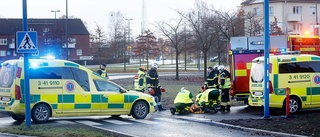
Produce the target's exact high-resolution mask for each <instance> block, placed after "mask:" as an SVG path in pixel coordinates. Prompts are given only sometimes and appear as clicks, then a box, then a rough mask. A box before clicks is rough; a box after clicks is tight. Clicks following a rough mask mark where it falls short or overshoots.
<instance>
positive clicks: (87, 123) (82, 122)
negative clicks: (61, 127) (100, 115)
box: [76, 120, 102, 126]
mask: <svg viewBox="0 0 320 137" xmlns="http://www.w3.org/2000/svg"><path fill="white" fill-rule="evenodd" d="M76 122H78V123H81V124H84V125H88V126H101V125H102V124H100V123H97V122H92V121H89V120H82V121H76Z"/></svg>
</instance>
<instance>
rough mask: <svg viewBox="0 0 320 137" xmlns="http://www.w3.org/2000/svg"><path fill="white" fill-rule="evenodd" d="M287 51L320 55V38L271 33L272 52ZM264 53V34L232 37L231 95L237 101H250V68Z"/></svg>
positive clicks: (230, 62)
mask: <svg viewBox="0 0 320 137" xmlns="http://www.w3.org/2000/svg"><path fill="white" fill-rule="evenodd" d="M287 51H300V53H301V54H313V55H320V39H319V37H318V36H311V35H275V36H271V35H270V51H269V52H270V54H274V55H279V54H282V52H287ZM263 54H264V36H239V37H231V39H230V44H229V64H230V69H229V70H230V73H231V89H230V95H231V96H232V97H233V98H235V99H236V100H237V101H244V102H245V103H248V97H249V95H250V93H249V80H250V71H251V70H250V68H251V65H252V60H253V59H254V58H256V57H260V56H263Z"/></svg>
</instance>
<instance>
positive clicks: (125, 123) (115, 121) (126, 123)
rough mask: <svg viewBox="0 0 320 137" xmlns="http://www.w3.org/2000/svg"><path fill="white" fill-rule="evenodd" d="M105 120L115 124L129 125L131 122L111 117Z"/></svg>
mask: <svg viewBox="0 0 320 137" xmlns="http://www.w3.org/2000/svg"><path fill="white" fill-rule="evenodd" d="M103 121H104V122H108V123H113V124H117V125H129V124H131V123H128V122H124V121H120V120H112V119H109V120H103Z"/></svg>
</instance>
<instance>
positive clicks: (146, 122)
mask: <svg viewBox="0 0 320 137" xmlns="http://www.w3.org/2000/svg"><path fill="white" fill-rule="evenodd" d="M132 121H135V122H139V123H143V124H158V122H155V121H150V120H145V119H132Z"/></svg>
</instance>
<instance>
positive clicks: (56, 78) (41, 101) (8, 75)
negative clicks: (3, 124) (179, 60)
mask: <svg viewBox="0 0 320 137" xmlns="http://www.w3.org/2000/svg"><path fill="white" fill-rule="evenodd" d="M29 64H30V65H29V66H30V68H29V74H30V75H29V77H30V103H31V106H30V111H31V118H32V120H33V121H34V122H38V123H42V122H46V121H48V119H49V117H61V116H96V115H98V116H104V115H111V116H120V115H132V116H133V117H134V118H136V119H143V118H145V117H146V116H147V115H148V114H149V113H151V112H154V111H155V109H154V106H155V101H154V98H153V97H152V96H150V95H148V94H144V93H141V92H136V91H132V90H126V89H124V88H122V87H121V86H119V85H117V84H116V83H113V82H111V81H109V80H106V79H105V78H103V77H101V76H99V75H98V74H97V73H95V72H93V71H91V70H89V69H87V68H85V67H84V66H81V65H79V64H77V63H74V62H71V61H67V60H58V59H30V60H29ZM24 80H25V79H24V66H23V59H17V60H8V61H5V62H3V63H2V67H1V71H0V113H9V114H10V115H11V117H12V118H13V119H15V120H17V121H24V120H25V100H24V98H25V94H24V88H25V86H24Z"/></svg>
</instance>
